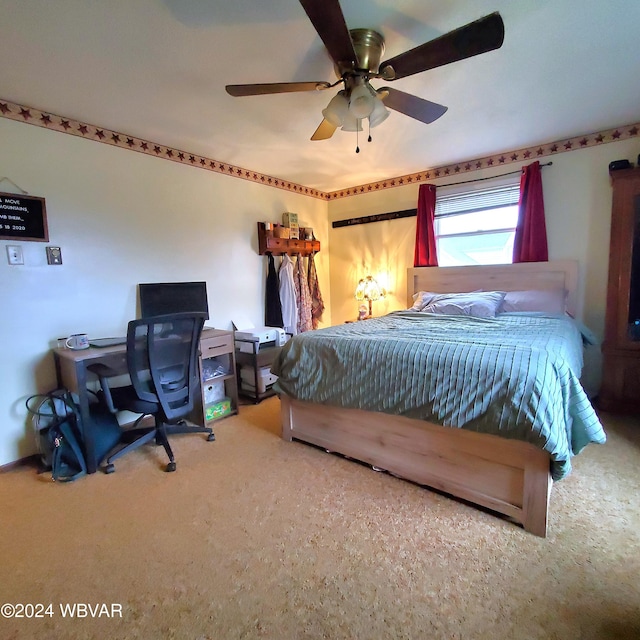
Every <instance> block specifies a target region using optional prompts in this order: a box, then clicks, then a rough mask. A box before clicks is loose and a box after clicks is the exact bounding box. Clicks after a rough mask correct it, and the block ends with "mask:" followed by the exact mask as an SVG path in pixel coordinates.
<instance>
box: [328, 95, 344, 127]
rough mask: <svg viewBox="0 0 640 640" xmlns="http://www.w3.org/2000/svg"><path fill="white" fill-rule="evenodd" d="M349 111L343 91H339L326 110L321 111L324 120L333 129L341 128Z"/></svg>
mask: <svg viewBox="0 0 640 640" xmlns="http://www.w3.org/2000/svg"><path fill="white" fill-rule="evenodd" d="M348 110H349V102H348V101H347V98H346V96H345V93H344V91H339V92H338V93H337V94H336V95H335V96H333V98H331V101H330V102H329V104H328V105H327V107H326V109H323V110H322V115H323V116H324V119H325V120H327V121H329V122H330V123H331V124H332V125H334V126H335V127H340V126H342V123H343V121H344V119H345V116H346V115H347V113H348Z"/></svg>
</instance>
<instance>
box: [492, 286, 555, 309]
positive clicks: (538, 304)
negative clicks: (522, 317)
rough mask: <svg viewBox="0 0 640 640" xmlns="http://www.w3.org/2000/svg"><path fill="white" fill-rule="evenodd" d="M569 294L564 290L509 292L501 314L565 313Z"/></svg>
mask: <svg viewBox="0 0 640 640" xmlns="http://www.w3.org/2000/svg"><path fill="white" fill-rule="evenodd" d="M566 299H567V292H566V291H565V290H564V289H545V290H542V289H532V290H529V291H507V293H506V295H505V297H504V301H503V303H502V307H501V308H500V312H502V313H506V312H511V311H544V312H546V313H564V312H565V308H566V306H565V305H566Z"/></svg>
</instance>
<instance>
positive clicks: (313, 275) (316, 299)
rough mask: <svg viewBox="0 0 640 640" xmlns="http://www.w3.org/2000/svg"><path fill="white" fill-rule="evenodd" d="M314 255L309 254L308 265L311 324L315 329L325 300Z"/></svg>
mask: <svg viewBox="0 0 640 640" xmlns="http://www.w3.org/2000/svg"><path fill="white" fill-rule="evenodd" d="M313 256H314V254H313V253H311V255H310V256H309V264H308V265H307V269H308V274H307V281H308V283H309V294H310V296H311V324H312V326H313V328H314V329H317V328H318V321H319V320H320V317H321V316H322V312H323V311H324V302H323V301H322V294H321V293H320V283H319V282H318V272H317V271H316V263H315V261H314V259H313Z"/></svg>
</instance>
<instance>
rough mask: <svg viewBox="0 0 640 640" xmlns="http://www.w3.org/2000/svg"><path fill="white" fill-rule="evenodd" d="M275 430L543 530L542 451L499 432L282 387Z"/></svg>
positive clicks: (546, 464)
mask: <svg viewBox="0 0 640 640" xmlns="http://www.w3.org/2000/svg"><path fill="white" fill-rule="evenodd" d="M280 400H281V406H282V437H283V438H284V439H285V440H292V439H293V438H295V439H298V440H302V441H304V442H308V443H311V444H315V445H318V446H320V447H324V448H325V449H329V450H330V451H335V452H337V453H341V454H343V455H346V456H349V457H352V458H355V459H357V460H361V461H362V462H366V463H368V464H371V465H373V466H376V467H380V468H382V469H385V470H387V471H389V472H391V473H393V474H394V475H397V476H400V477H402V478H406V479H407V480H411V481H413V482H416V483H419V484H423V485H426V486H429V487H433V488H434V489H438V490H440V491H444V492H446V493H449V494H452V495H454V496H457V497H459V498H462V499H464V500H468V501H470V502H472V503H474V504H478V505H482V506H483V507H487V508H488V509H492V510H493V511H497V512H498V513H502V514H504V515H507V516H510V517H511V518H513V519H514V520H516V521H517V522H520V523H521V524H522V525H523V526H524V528H525V530H526V531H529V532H530V533H533V534H535V535H537V536H541V537H545V536H546V533H547V511H548V504H549V494H550V491H551V485H552V481H551V475H550V472H549V469H550V458H549V454H548V453H546V452H545V451H543V450H541V449H538V448H536V447H535V446H533V445H531V444H528V443H525V442H520V441H517V440H507V439H505V438H500V437H498V436H493V435H487V434H481V433H475V432H472V431H465V430H463V429H451V428H447V427H442V426H440V425H436V424H432V423H430V422H424V421H422V420H412V419H409V418H404V417H402V416H393V415H388V414H384V413H376V412H371V411H362V410H360V409H342V408H339V407H331V406H325V405H317V404H313V403H310V402H301V401H299V400H293V399H292V398H289V397H288V396H286V395H284V394H282V395H281V397H280Z"/></svg>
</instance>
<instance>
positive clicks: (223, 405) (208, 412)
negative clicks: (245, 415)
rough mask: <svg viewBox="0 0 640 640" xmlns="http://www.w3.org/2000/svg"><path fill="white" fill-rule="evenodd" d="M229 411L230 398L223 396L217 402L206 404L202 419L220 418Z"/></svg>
mask: <svg viewBox="0 0 640 640" xmlns="http://www.w3.org/2000/svg"><path fill="white" fill-rule="evenodd" d="M229 413H231V399H230V398H223V399H222V400H220V401H219V402H215V403H214V404H211V405H207V407H206V408H205V414H204V419H205V420H214V419H215V418H222V417H223V416H226V415H227V414H229Z"/></svg>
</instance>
